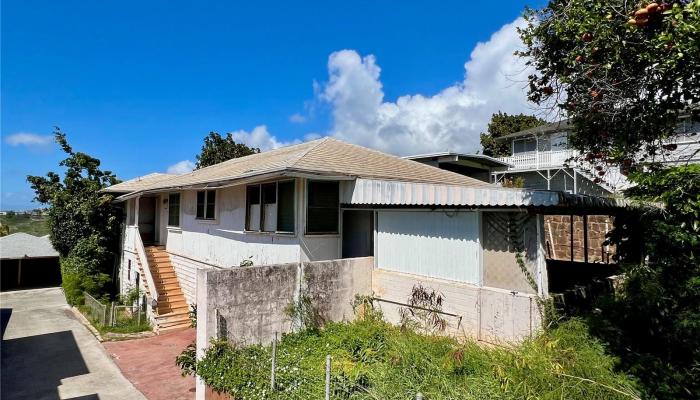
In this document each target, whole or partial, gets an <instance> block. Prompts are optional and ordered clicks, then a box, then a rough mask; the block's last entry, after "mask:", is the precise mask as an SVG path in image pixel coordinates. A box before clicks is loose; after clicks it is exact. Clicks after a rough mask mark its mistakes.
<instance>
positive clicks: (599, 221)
mask: <svg viewBox="0 0 700 400" xmlns="http://www.w3.org/2000/svg"><path fill="white" fill-rule="evenodd" d="M572 219H573V230H574V232H573V243H572V238H571V220H572ZM587 219H588V229H587V231H588V262H592V263H608V262H611V261H613V259H612V255H614V254H615V247H614V246H613V245H605V235H606V234H607V233H608V232H610V231H611V230H612V229H613V227H614V219H613V217H610V216H607V215H589V216H588V217H587ZM544 228H545V240H546V250H547V258H548V259H552V260H562V261H570V260H571V259H572V254H571V252H572V249H573V260H574V261H578V262H583V261H584V260H585V258H584V252H585V249H584V240H583V217H582V216H580V215H574V216H572V217H571V216H569V215H547V216H545V219H544Z"/></svg>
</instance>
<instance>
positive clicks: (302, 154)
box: [287, 136, 332, 167]
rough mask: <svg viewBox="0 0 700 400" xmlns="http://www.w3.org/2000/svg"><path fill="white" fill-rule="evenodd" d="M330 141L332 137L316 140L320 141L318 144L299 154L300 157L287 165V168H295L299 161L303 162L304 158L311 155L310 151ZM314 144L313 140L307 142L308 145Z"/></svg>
mask: <svg viewBox="0 0 700 400" xmlns="http://www.w3.org/2000/svg"><path fill="white" fill-rule="evenodd" d="M330 139H332V138H331V137H330V136H324V137H322V138H320V139H316V140H317V141H318V143H316V144H315V145H313V146H309V148H308V149H306V151H304V152H303V153H301V154H299V155H298V156H296V157H295V158H294V159H293V160H292V162H290V163H288V164H287V166H288V167H294V166H295V165H296V164H297V163H298V162H299V161H301V160H302V159H303V158H304V157H306V155H307V154H309V152H310V151H312V150H314V149H316V148H317V147H318V146H320V145H322V144H323V143H326V142H327V141H328V140H330ZM312 142H313V140H312V141H311V142H306V143H307V144H308V143H312Z"/></svg>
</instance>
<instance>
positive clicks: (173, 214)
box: [168, 193, 180, 226]
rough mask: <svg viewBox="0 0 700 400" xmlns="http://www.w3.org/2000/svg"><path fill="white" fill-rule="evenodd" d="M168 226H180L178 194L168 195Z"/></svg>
mask: <svg viewBox="0 0 700 400" xmlns="http://www.w3.org/2000/svg"><path fill="white" fill-rule="evenodd" d="M168 226H180V193H171V194H170V195H168Z"/></svg>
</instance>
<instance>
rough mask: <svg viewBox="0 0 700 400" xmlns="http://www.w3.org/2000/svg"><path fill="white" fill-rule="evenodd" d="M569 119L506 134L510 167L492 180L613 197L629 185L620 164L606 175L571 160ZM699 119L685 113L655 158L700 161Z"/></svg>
mask: <svg viewBox="0 0 700 400" xmlns="http://www.w3.org/2000/svg"><path fill="white" fill-rule="evenodd" d="M570 130H571V126H570V125H569V121H568V120H564V121H560V122H555V123H549V124H545V125H541V126H538V127H535V128H531V129H527V130H524V131H520V132H515V133H512V134H509V135H505V136H503V137H501V138H499V139H498V140H501V141H507V142H508V143H509V144H510V148H511V155H509V156H505V157H499V158H498V160H500V161H502V162H503V163H506V164H508V167H502V168H498V169H496V170H495V171H494V172H493V173H492V181H493V182H496V183H499V182H502V181H503V180H504V179H513V178H517V177H520V178H523V180H524V182H525V187H526V188H532V189H547V190H561V191H566V192H569V193H573V194H588V195H594V196H610V195H614V194H616V193H618V192H620V191H621V190H624V189H625V188H627V187H629V181H628V180H627V178H626V176H625V174H624V173H623V172H622V171H621V170H620V168H619V166H615V165H611V166H609V167H608V168H607V169H606V170H605V171H604V174H603V175H602V176H601V175H598V174H597V173H593V172H596V171H593V172H592V169H593V168H591V166H590V165H588V164H587V163H586V162H585V161H584V160H578V163H576V162H574V161H572V159H573V158H574V157H577V156H578V155H579V154H580V153H579V152H578V151H576V150H574V149H571V148H570V147H569V143H568V135H569V134H568V132H569V131H570ZM698 133H700V122H697V121H695V122H693V121H692V120H691V119H690V117H689V116H684V117H682V118H681V119H680V121H679V123H678V129H677V131H676V136H675V137H673V138H672V139H671V140H668V141H667V143H666V144H667V145H672V146H673V147H670V148H671V149H673V150H672V151H670V152H669V153H668V154H667V155H664V156H660V157H658V158H657V159H656V160H654V161H658V162H661V163H664V164H667V165H674V164H680V163H697V162H700V136H699V135H698Z"/></svg>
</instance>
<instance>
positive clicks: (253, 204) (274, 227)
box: [245, 181, 294, 233]
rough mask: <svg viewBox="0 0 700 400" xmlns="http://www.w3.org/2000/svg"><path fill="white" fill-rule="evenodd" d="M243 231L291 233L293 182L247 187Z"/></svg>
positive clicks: (292, 223)
mask: <svg viewBox="0 0 700 400" xmlns="http://www.w3.org/2000/svg"><path fill="white" fill-rule="evenodd" d="M245 229H246V230H247V231H255V232H284V233H293V232H294V181H282V182H270V183H264V184H261V185H249V186H247V188H246V224H245Z"/></svg>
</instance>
